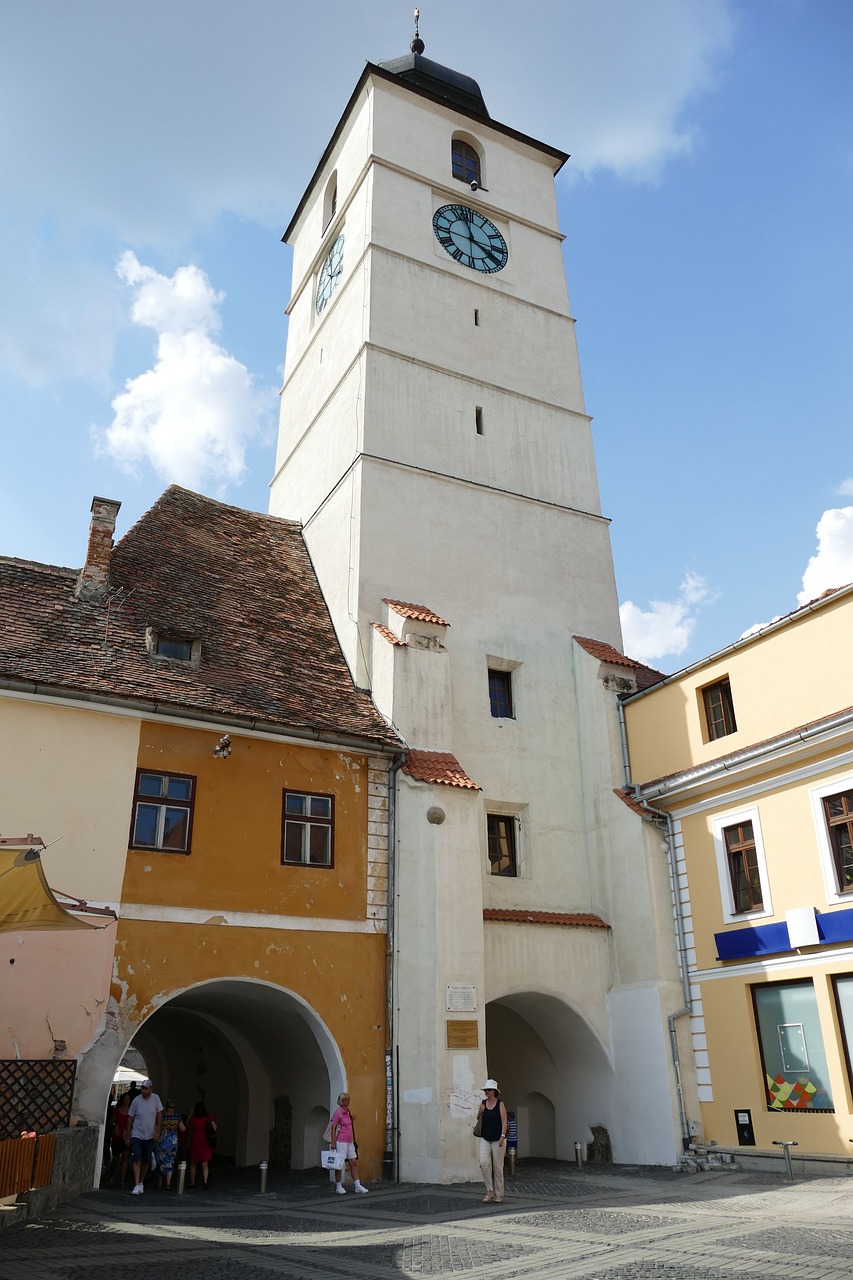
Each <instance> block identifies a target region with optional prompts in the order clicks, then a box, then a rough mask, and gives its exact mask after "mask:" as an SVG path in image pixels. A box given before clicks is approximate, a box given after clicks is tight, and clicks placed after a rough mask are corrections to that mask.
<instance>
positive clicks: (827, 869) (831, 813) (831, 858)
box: [810, 774, 853, 903]
mask: <svg viewBox="0 0 853 1280" xmlns="http://www.w3.org/2000/svg"><path fill="white" fill-rule="evenodd" d="M810 794H811V801H812V814H813V816H814V824H815V833H816V835H817V846H818V854H819V856H820V863H821V870H822V872H823V880H824V885H825V887H826V900H827V902H847V903H849V902H850V895H851V894H853V774H847V775H845V776H844V777H841V778H837V779H835V781H833V782H828V783H824V784H823V785H821V786H819V787H813V788H812V790H811V793H810Z"/></svg>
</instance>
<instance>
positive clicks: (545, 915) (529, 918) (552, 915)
mask: <svg viewBox="0 0 853 1280" xmlns="http://www.w3.org/2000/svg"><path fill="white" fill-rule="evenodd" d="M483 919H484V920H502V921H504V922H505V923H506V924H555V925H560V926H562V927H563V928H568V929H583V928H587V929H609V928H610V925H609V924H607V923H606V921H604V920H602V919H601V917H600V916H593V915H590V914H589V913H588V912H585V911H576V912H565V911H524V910H523V909H520V908H512V907H484V908H483Z"/></svg>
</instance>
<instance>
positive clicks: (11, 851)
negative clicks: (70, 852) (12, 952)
mask: <svg viewBox="0 0 853 1280" xmlns="http://www.w3.org/2000/svg"><path fill="white" fill-rule="evenodd" d="M28 842H29V843H28ZM42 844H43V842H42V841H41V840H40V839H39V838H38V837H37V836H33V837H29V836H27V837H23V838H22V839H17V838H12V839H10V838H8V837H6V838H5V839H0V933H8V932H14V931H20V930H24V929H97V928H98V927H99V926H98V925H95V924H90V923H89V922H88V921H86V920H81V919H80V918H79V917H78V916H75V915H72V914H71V912H70V911H66V909H65V907H63V906H62V904H61V903H60V902H59V901H58V900H57V899H56V897H55V896H54V893H53V890H52V889H51V887H50V885H49V884H48V883H47V879H46V877H45V874H44V868H43V866H42V861H41V854H40V853H39V849H38V847H37V846H38V845H42ZM10 846H11V847H10Z"/></svg>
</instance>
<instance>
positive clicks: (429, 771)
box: [403, 751, 480, 791]
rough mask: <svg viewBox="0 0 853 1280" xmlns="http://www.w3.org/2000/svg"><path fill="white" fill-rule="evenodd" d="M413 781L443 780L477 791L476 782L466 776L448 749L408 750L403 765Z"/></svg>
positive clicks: (451, 784)
mask: <svg viewBox="0 0 853 1280" xmlns="http://www.w3.org/2000/svg"><path fill="white" fill-rule="evenodd" d="M403 773H407V774H408V775H409V777H410V778H414V780H415V782H443V783H446V785H447V786H449V787H468V788H469V789H470V790H472V791H479V790H480V788H479V787H478V786H477V784H476V782H472V780H471V779H470V778H469V777H468V774H467V773H466V772H465V770H464V769H463V768H462V766H461V764H460V763H459V761H458V760H457V759H456V756H454V755H451V754H450V752H449V751H410V752H409V753H408V755H407V756H406V761H405V764H404V765H403Z"/></svg>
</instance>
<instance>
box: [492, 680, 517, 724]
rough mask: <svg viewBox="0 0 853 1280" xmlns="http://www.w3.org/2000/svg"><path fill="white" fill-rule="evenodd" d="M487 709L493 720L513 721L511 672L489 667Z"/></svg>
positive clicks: (513, 702)
mask: <svg viewBox="0 0 853 1280" xmlns="http://www.w3.org/2000/svg"><path fill="white" fill-rule="evenodd" d="M488 671H489V709H490V711H491V713H492V716H493V717H494V719H495V720H514V719H515V700H514V698H513V688H512V672H511V671H503V670H501V669H499V668H497V667H489V668H488Z"/></svg>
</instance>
